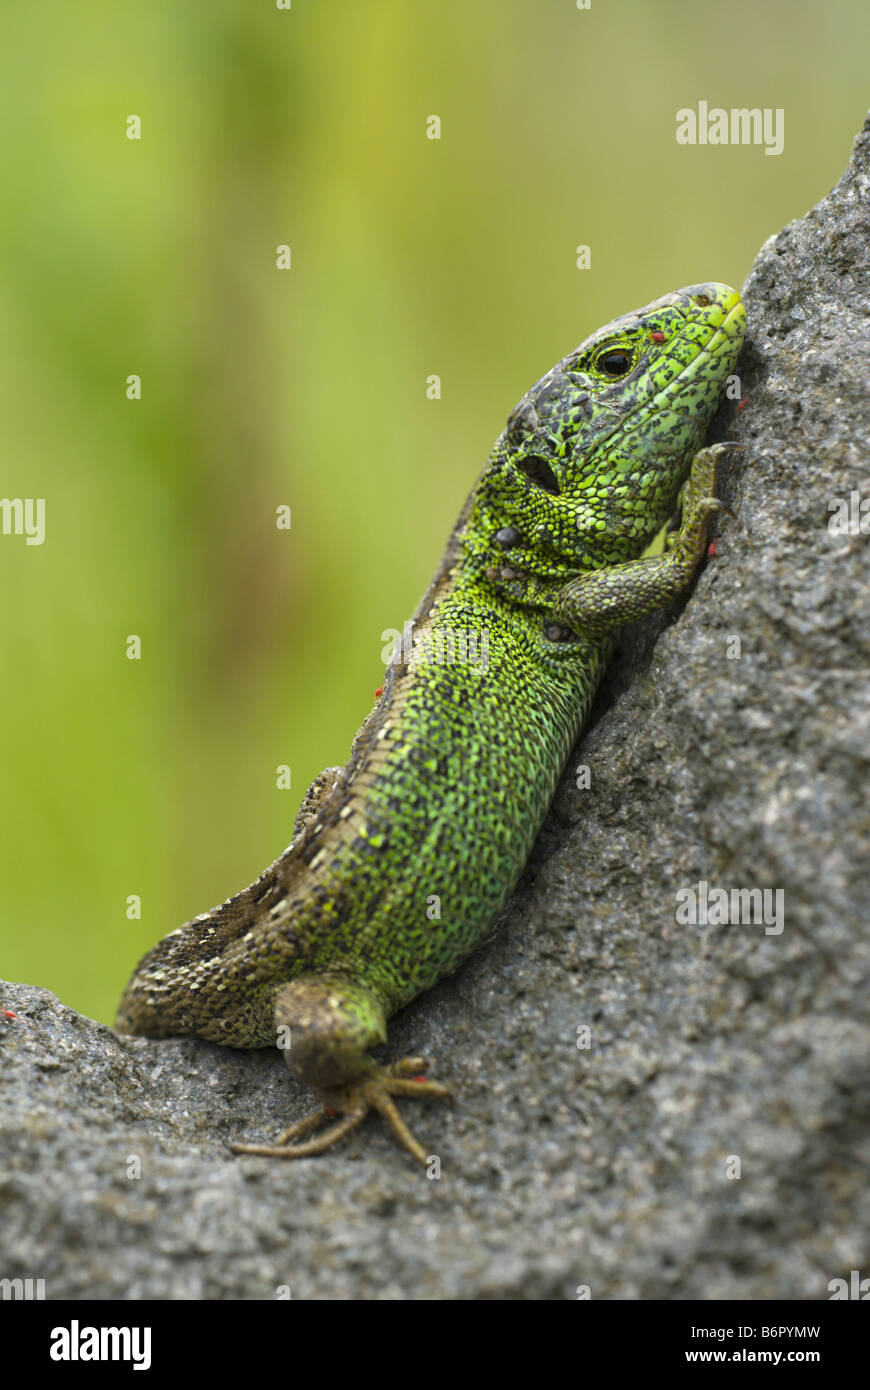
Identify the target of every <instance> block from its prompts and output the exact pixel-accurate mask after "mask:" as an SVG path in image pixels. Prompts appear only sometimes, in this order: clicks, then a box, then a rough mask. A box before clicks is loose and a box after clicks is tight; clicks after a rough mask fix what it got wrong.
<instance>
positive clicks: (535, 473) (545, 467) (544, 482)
mask: <svg viewBox="0 0 870 1390" xmlns="http://www.w3.org/2000/svg"><path fill="white" fill-rule="evenodd" d="M516 466H517V468H518V469H519V470H520V472H521V473H525V475H526V477H527V478H528V480H529V482H530V483H534V484H535V486H536V487H539V488H542V489H543V491H544V492H549V493H552V494H553V495H554V496H556V497H558V495H559V483H558V481H557V478H556V475H555V473H554V472H553V470H552V468H551V467H550V465H549V463H548V462H547V460H546V459H545V458H542V457H541V455H540V454H529V456H528V457H527V458H524V459H518V460H517V462H516Z"/></svg>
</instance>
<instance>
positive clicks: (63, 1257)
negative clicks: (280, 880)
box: [0, 125, 870, 1299]
mask: <svg viewBox="0 0 870 1390" xmlns="http://www.w3.org/2000/svg"><path fill="white" fill-rule="evenodd" d="M868 164H870V125H868V126H867V127H865V130H864V132H863V133H862V134H861V135H860V136H859V137H858V138H857V140H856V142H855V147H854V153H853V159H852V163H851V166H850V168H849V170H848V172H847V173H846V174H845V175H844V177H843V179H842V180H841V182H840V183H839V184H838V185H837V187H836V188H835V189H834V190H833V192H832V193H831V194H830V196H829V197H827V198H825V199H823V201H822V202H821V203H820V204H819V205H818V207H816V208H814V209H813V211H812V212H810V213H809V214H808V215H807V216H806V217H804V218H803V219H802V220H801V221H799V222H795V223H792V224H791V225H790V226H788V227H786V228H785V230H784V231H782V232H780V233H779V235H778V236H775V237H773V238H771V240H770V241H769V242H768V243H767V244H766V245H765V246H764V247H763V249H762V251H761V254H760V256H759V258H758V260H757V262H756V264H755V266H754V268H753V270H752V273H751V274H750V276H749V280H748V282H747V284H746V289H745V299H746V307H747V311H748V318H749V337H748V340H747V345H746V348H745V352H744V354H743V357H742V358H741V363H740V368H739V371H740V376H741V381H742V390H743V394H744V396H745V397H746V405H745V408H744V409H743V410H742V411H741V412H739V413H736V412H735V407H734V404H733V403H732V404H729V405H728V406H726V407H725V408H724V410H723V412H722V413H721V415H720V418H719V420H718V421H717V422H716V424H715V426H714V430H713V433H712V437H714V438H737V439H739V440H740V441H741V442H742V443H743V444H744V446H745V452H742V453H740V454H735V455H733V456H732V459H731V461H730V462H729V464H728V465H727V466H726V467H725V468H724V469H723V473H722V480H721V488H720V491H721V494H722V496H723V497H724V499H725V500H726V501H728V502H729V504H730V505H731V506H732V507H733V509H734V512H735V513H736V520H731V519H728V518H725V519H723V520H722V521H721V523H720V525H719V531H720V536H719V540H718V542H717V554H716V555H715V557H714V558H711V559H710V560H709V561H708V563H707V564H706V566H705V568H704V569H703V572H702V573H701V575H700V577H699V578H698V581H697V583H696V585H695V587H694V591H693V593H692V595H691V596H690V597H689V598H688V600H687V601H685V602H683V603H681V604H680V605H678V606H676V607H675V608H673V609H672V610H670V611H669V612H668V613H667V614H666V615H663V616H661V617H660V618H659V619H657V620H655V621H653V622H651V623H646V624H644V625H643V626H641V625H638V626H637V627H636V628H634V629H632V630H630V631H629V632H627V633H626V635H625V638H624V640H623V641H622V643H621V647H620V654H619V656H618V658H617V660H616V662H615V663H614V665H613V667H612V669H611V672H610V674H609V676H608V678H607V681H606V683H605V686H604V687H603V689H602V691H601V694H600V698H599V700H598V703H597V706H596V710H595V715H594V719H593V722H592V724H591V726H590V727H589V728H588V729H587V731H586V733H585V736H584V738H583V740H582V742H581V744H580V745H579V747H578V748H577V749H576V750H575V754H574V756H573V757H572V759H571V762H570V764H569V767H568V770H567V771H566V774H565V777H564V779H563V781H562V784H561V787H560V789H559V792H558V794H557V797H556V801H555V803H554V807H553V811H552V813H551V815H550V817H549V819H548V821H547V824H546V826H545V828H544V830H543V832H542V834H541V836H540V838H539V841H538V844H537V846H536V849H535V852H534V854H533V857H532V859H531V861H530V864H529V866H528V869H527V870H526V873H525V875H524V877H523V880H522V883H521V885H520V888H519V891H518V892H517V893H516V894H515V895H514V898H513V899H512V901H511V904H510V907H509V909H508V911H507V912H506V913H505V915H504V918H503V920H502V922H501V924H500V925H499V928H498V930H497V931H496V932H495V933H494V935H493V937H492V938H491V940H490V941H489V942H488V943H487V945H486V946H485V947H484V948H483V949H482V950H480V951H479V952H478V953H477V955H476V956H475V957H474V958H473V959H472V960H471V961H469V962H468V963H467V964H466V965H465V966H464V967H463V968H462V969H461V970H460V971H458V972H457V973H456V975H454V976H453V977H452V978H451V979H449V980H446V981H444V982H443V983H442V984H441V985H440V986H439V987H438V988H437V989H435V990H433V991H431V992H430V993H428V994H426V995H424V996H423V997H422V998H421V999H419V1000H417V1001H416V1002H415V1003H414V1005H413V1006H412V1007H410V1008H409V1009H407V1010H406V1011H405V1013H404V1014H403V1015H402V1016H401V1017H399V1018H398V1019H396V1020H395V1021H394V1023H393V1025H392V1028H391V1037H390V1044H389V1050H388V1054H387V1055H389V1056H402V1055H404V1054H407V1053H417V1052H422V1053H425V1054H427V1055H428V1056H430V1057H431V1058H433V1059H435V1061H436V1063H437V1065H434V1066H433V1068H432V1072H433V1075H438V1076H439V1077H441V1078H442V1079H444V1080H449V1082H450V1083H451V1084H452V1085H453V1086H454V1088H455V1092H456V1095H457V1103H456V1104H455V1106H453V1107H450V1106H448V1105H445V1104H444V1103H440V1102H435V1103H426V1104H423V1103H421V1104H420V1105H415V1104H414V1103H413V1102H408V1103H406V1104H405V1107H404V1108H405V1113H406V1115H407V1117H408V1119H409V1120H410V1122H411V1123H412V1125H413V1127H414V1129H415V1130H416V1131H417V1132H418V1134H419V1135H420V1136H421V1138H422V1139H423V1141H424V1143H426V1144H427V1145H428V1146H429V1148H430V1149H431V1152H432V1153H433V1154H437V1155H439V1156H440V1160H441V1176H440V1178H430V1177H427V1176H426V1175H425V1174H424V1172H423V1171H422V1170H418V1169H417V1168H416V1167H415V1166H414V1164H413V1163H412V1161H411V1159H410V1158H409V1157H408V1156H407V1155H406V1154H404V1153H403V1152H402V1151H400V1150H399V1149H398V1148H397V1147H396V1146H395V1145H394V1143H393V1141H392V1139H391V1138H390V1137H389V1136H388V1135H387V1133H386V1132H385V1130H384V1128H383V1126H382V1125H381V1123H380V1122H378V1121H377V1120H376V1119H370V1120H368V1121H366V1123H365V1125H364V1126H363V1127H362V1128H361V1129H360V1130H358V1131H357V1132H356V1134H355V1135H353V1136H352V1137H351V1138H350V1139H349V1140H347V1141H345V1143H344V1144H343V1145H342V1146H341V1147H340V1148H338V1149H336V1150H334V1151H332V1153H330V1154H329V1155H327V1156H325V1157H322V1158H313V1159H308V1160H305V1161H300V1162H298V1163H283V1162H277V1161H269V1160H266V1159H253V1158H236V1157H233V1156H232V1155H231V1154H230V1153H229V1152H228V1150H227V1148H226V1143H227V1141H228V1140H230V1139H233V1138H239V1137H243V1136H246V1137H253V1136H258V1137H264V1138H271V1137H272V1136H273V1135H274V1134H275V1133H276V1132H277V1131H278V1130H279V1129H280V1128H281V1127H282V1126H283V1125H285V1124H287V1123H289V1122H290V1121H292V1120H293V1119H294V1118H297V1117H299V1116H300V1115H302V1114H304V1113H306V1111H307V1109H308V1108H309V1106H310V1104H311V1100H310V1097H309V1096H308V1095H307V1094H306V1093H305V1091H304V1089H303V1088H302V1087H300V1086H299V1085H297V1083H296V1082H294V1081H293V1080H292V1078H291V1077H290V1076H289V1074H288V1072H287V1069H286V1068H285V1066H284V1064H283V1061H282V1059H281V1057H280V1056H279V1055H277V1054H271V1053H268V1052H267V1053H237V1052H230V1051H226V1050H223V1049H220V1048H217V1047H212V1046H209V1045H207V1044H205V1043H199V1042H197V1041H195V1040H168V1041H164V1042H152V1041H146V1040H142V1039H131V1038H119V1037H117V1036H115V1035H114V1034H113V1033H112V1032H111V1030H110V1029H108V1028H106V1027H103V1026H101V1025H98V1024H95V1023H92V1022H90V1021H89V1020H88V1019H85V1018H82V1017H79V1016H78V1015H77V1014H75V1013H74V1012H73V1011H71V1010H70V1009H68V1008H65V1007H63V1006H62V1005H61V1004H59V1003H58V1001H57V1000H56V999H54V998H53V997H52V996H51V995H49V994H47V993H45V992H44V991H41V990H39V989H35V988H30V987H25V986H9V987H8V988H5V989H4V990H3V993H2V1004H3V1007H4V1008H6V1009H7V1010H10V1011H12V1012H14V1014H15V1015H16V1017H14V1018H6V1017H4V1016H2V1015H0V1035H2V1041H0V1046H2V1053H3V1057H2V1066H0V1085H2V1107H3V1116H4V1122H3V1127H2V1139H0V1146H2V1152H0V1213H2V1220H0V1277H4V1278H16V1277H21V1278H33V1279H36V1278H45V1280H46V1296H47V1297H48V1298H63V1297H72V1298H76V1299H90V1298H108V1299H142V1298H156V1299H192V1298H211V1299H225V1298H234V1299H258V1298H274V1297H276V1296H278V1291H279V1290H281V1289H282V1288H283V1289H285V1290H286V1289H287V1288H288V1287H289V1289H290V1291H291V1293H292V1296H293V1297H294V1298H328V1299H345V1298H366V1299H374V1298H384V1299H410V1298H432V1299H445V1298H451V1299H452V1298H527V1299H549V1298H555V1299H566V1298H575V1297H577V1289H578V1286H583V1285H586V1286H588V1287H589V1290H590V1292H591V1295H592V1297H593V1298H659V1299H662V1298H663V1299H695V1298H701V1299H720V1298H737V1299H755V1298H760V1299H764V1298H772V1297H784V1298H800V1299H819V1298H827V1297H828V1282H829V1280H831V1279H832V1278H834V1277H836V1276H844V1277H846V1278H847V1279H848V1275H849V1271H850V1270H851V1269H859V1270H863V1272H864V1274H867V1273H868V1272H870V1251H868V1249H867V1245H866V1241H867V1232H868V1230H870V1184H868V1182H867V1173H868V1167H870V1139H868V1128H867V1117H868V1110H870V1067H868V1057H870V1026H868V1021H867V999H868V988H867V985H868V958H870V953H868V917H870V908H868V899H870V893H868V872H870V855H868V841H870V813H868V797H867V772H868V769H867V762H868V749H870V737H868V736H870V692H868V670H870V660H868V657H870V612H868V598H870V537H868V536H867V535H861V534H860V531H858V533H853V532H852V531H850V530H848V529H847V530H846V531H844V532H840V533H837V532H835V531H834V530H832V529H831V526H830V522H831V520H832V518H833V516H834V513H832V511H831V503H833V502H835V501H836V499H844V501H845V502H848V501H849V499H850V494H852V493H853V492H856V493H858V494H859V496H860V497H870V424H868V421H870V404H868V399H870V398H868V384H870V264H868V262H870V241H868V238H867V235H866V229H867V225H868V213H870V208H868V183H870V168H868ZM581 764H582V765H586V766H588V768H589V769H590V774H591V786H589V787H588V788H585V787H583V786H578V785H577V783H578V774H577V768H578V766H579V765H581ZM579 780H580V781H581V782H582V780H583V779H582V777H580V778H579ZM701 882H705V883H706V884H707V885H708V886H709V889H710V890H711V891H712V890H713V889H714V888H724V889H726V890H728V891H729V892H730V890H733V889H761V890H764V889H767V890H769V891H771V892H776V891H777V890H781V892H782V894H783V899H782V919H781V921H782V930H781V931H776V930H772V931H771V930H767V929H766V927H765V925H764V924H760V923H758V922H756V923H754V924H753V923H752V922H750V921H744V922H743V923H742V924H731V925H723V924H707V925H703V924H696V925H692V924H683V923H680V922H679V921H678V920H677V895H678V893H680V892H681V891H684V890H690V889H693V888H695V889H696V891H699V890H697V885H698V884H700V883H701ZM775 901H776V900H775V899H773V900H772V902H773V903H774V904H775ZM769 925H771V924H770V923H768V926H769ZM776 925H778V924H777V923H773V926H774V927H775V926H776ZM584 1028H588V1029H589V1034H588V1043H589V1045H588V1047H585V1046H580V1047H578V1041H579V1042H580V1043H581V1044H582V1043H583V1042H584V1041H585V1040H586V1039H585V1035H584V1034H583V1032H582V1031H581V1032H580V1033H579V1034H578V1029H580V1030H582V1029H584Z"/></svg>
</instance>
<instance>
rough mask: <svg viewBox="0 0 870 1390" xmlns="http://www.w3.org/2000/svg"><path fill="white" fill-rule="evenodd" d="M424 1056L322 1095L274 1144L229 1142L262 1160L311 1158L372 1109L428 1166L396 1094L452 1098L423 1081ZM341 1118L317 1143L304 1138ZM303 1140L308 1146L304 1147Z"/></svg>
mask: <svg viewBox="0 0 870 1390" xmlns="http://www.w3.org/2000/svg"><path fill="white" fill-rule="evenodd" d="M423 1065H424V1063H423V1059H422V1058H421V1057H406V1058H404V1060H403V1061H401V1062H392V1063H391V1064H390V1065H389V1066H386V1067H376V1068H375V1069H374V1070H373V1071H371V1072H367V1073H365V1074H364V1075H362V1076H357V1077H355V1078H354V1079H353V1080H352V1081H347V1082H345V1084H344V1085H343V1086H336V1087H334V1088H333V1089H331V1090H328V1091H323V1092H322V1095H323V1098H324V1102H325V1103H324V1104H323V1105H322V1106H321V1107H320V1109H319V1110H315V1112H314V1114H313V1115H306V1117H305V1119H304V1120H299V1121H297V1123H296V1124H295V1125H291V1126H290V1128H289V1129H285V1130H284V1132H283V1133H282V1134H279V1136H278V1138H277V1140H276V1141H275V1143H274V1144H230V1146H229V1147H230V1149H231V1150H232V1152H233V1153H234V1154H258V1155H260V1156H261V1157H263V1158H309V1157H311V1155H312V1154H321V1153H324V1152H325V1151H326V1150H327V1149H329V1148H331V1147H332V1145H333V1144H336V1143H338V1141H339V1139H343V1138H344V1136H345V1135H346V1134H350V1133H351V1132H352V1131H353V1130H355V1129H356V1128H357V1127H358V1126H359V1125H361V1124H362V1122H363V1120H364V1119H365V1117H366V1115H368V1113H369V1111H370V1110H377V1111H378V1112H379V1113H380V1114H381V1115H383V1117H384V1119H385V1120H386V1121H387V1124H388V1125H389V1126H390V1129H391V1130H392V1131H393V1134H394V1135H395V1136H396V1138H397V1139H398V1141H399V1143H400V1144H402V1145H404V1147H405V1148H406V1149H407V1150H408V1152H409V1153H411V1154H413V1156H414V1158H416V1159H417V1161H418V1162H419V1163H425V1162H426V1159H427V1154H426V1150H425V1149H424V1148H423V1145H422V1144H420V1143H419V1142H418V1141H417V1140H416V1139H415V1138H414V1136H413V1134H412V1133H411V1131H410V1130H409V1129H408V1126H407V1125H406V1124H405V1121H404V1120H403V1119H402V1117H401V1115H400V1114H399V1111H398V1109H397V1108H396V1105H395V1103H394V1101H393V1096H413V1097H415V1098H417V1097H420V1096H441V1097H444V1096H449V1095H450V1092H449V1090H448V1089H447V1087H446V1086H442V1085H441V1084H440V1082H438V1081H426V1080H425V1079H424V1078H422V1077H419V1072H420V1071H421V1069H422V1067H423ZM337 1114H338V1115H340V1116H341V1118H340V1119H339V1120H338V1122H337V1123H336V1124H334V1125H332V1127H331V1128H330V1129H328V1130H326V1132H325V1133H324V1134H320V1135H318V1136H317V1138H316V1139H308V1140H306V1139H305V1136H306V1135H308V1134H311V1133H312V1132H313V1131H314V1130H318V1129H321V1128H322V1126H323V1125H325V1124H327V1123H328V1122H329V1121H330V1120H334V1119H335V1118H336V1115H337ZM299 1140H303V1141H304V1142H302V1143H300V1142H298V1141H299Z"/></svg>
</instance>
